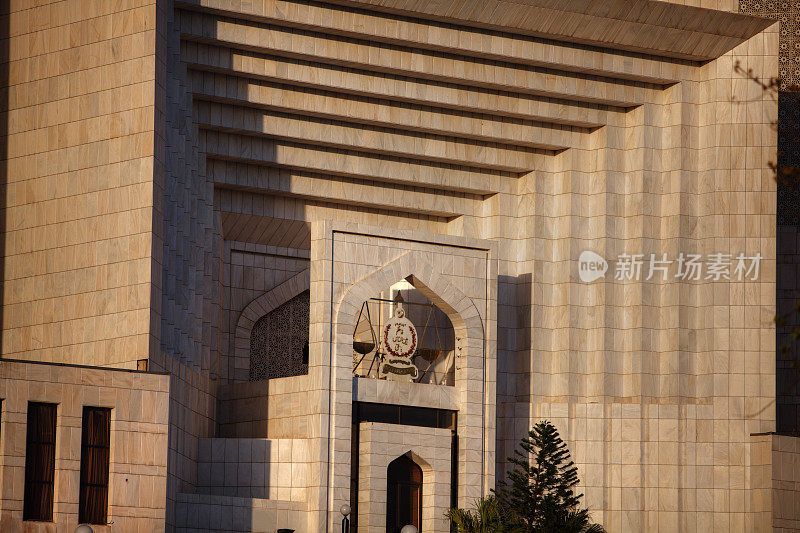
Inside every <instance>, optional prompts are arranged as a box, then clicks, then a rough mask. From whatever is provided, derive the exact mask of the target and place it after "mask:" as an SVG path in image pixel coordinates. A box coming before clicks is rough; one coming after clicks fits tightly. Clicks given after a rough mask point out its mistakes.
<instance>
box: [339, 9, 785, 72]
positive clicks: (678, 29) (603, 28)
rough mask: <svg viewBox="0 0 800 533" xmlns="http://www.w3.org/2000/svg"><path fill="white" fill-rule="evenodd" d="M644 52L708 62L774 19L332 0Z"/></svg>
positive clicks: (697, 11)
mask: <svg viewBox="0 0 800 533" xmlns="http://www.w3.org/2000/svg"><path fill="white" fill-rule="evenodd" d="M328 1H329V2H330V3H334V4H339V5H347V6H354V7H363V8H369V9H372V10H378V11H383V12H387V13H395V14H402V15H406V16H412V17H413V16H417V17H423V18H426V19H434V20H439V21H442V22H450V23H455V24H464V25H468V26H477V27H482V28H487V29H492V30H497V31H507V32H511V33H519V34H524V35H531V36H535V37H542V38H548V39H556V40H559V41H567V42H573V43H581V44H587V45H592V46H601V47H606V48H615V49H620V50H629V51H633V52H641V53H646V54H654V55H659V56H666V57H673V58H679V59H688V60H692V61H708V60H711V59H716V58H717V57H719V56H721V55H723V54H725V53H726V52H728V51H729V50H731V49H732V48H734V47H735V46H737V45H739V44H741V43H742V42H744V41H746V40H747V39H749V38H750V37H752V36H754V35H756V34H758V33H759V32H761V31H763V30H764V29H765V28H767V27H769V26H770V25H772V24H774V21H772V20H768V19H764V18H760V17H754V16H750V15H742V14H739V13H730V12H727V11H716V10H712V9H704V8H699V7H690V6H683V5H678V4H672V3H668V2H658V1H655V0H328Z"/></svg>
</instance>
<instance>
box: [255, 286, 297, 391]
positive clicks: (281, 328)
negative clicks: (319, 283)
mask: <svg viewBox="0 0 800 533" xmlns="http://www.w3.org/2000/svg"><path fill="white" fill-rule="evenodd" d="M308 311H309V292H308V291H305V292H303V293H301V294H298V295H297V296H295V297H294V298H292V299H291V300H289V301H288V302H286V303H285V304H283V305H281V306H280V307H278V308H277V309H274V310H272V311H270V312H269V313H267V314H266V315H264V316H263V317H261V318H260V319H259V320H258V322H256V324H255V326H253V333H252V336H251V337H250V380H251V381H255V380H259V379H267V378H282V377H288V376H298V375H302V374H307V373H308V362H307V361H306V362H305V363H304V362H303V351H304V350H305V349H306V346H307V345H308Z"/></svg>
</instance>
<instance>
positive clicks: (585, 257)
mask: <svg viewBox="0 0 800 533" xmlns="http://www.w3.org/2000/svg"><path fill="white" fill-rule="evenodd" d="M606 271H608V263H607V262H606V260H605V259H603V258H602V257H601V256H599V255H598V254H596V253H594V252H592V251H591V250H584V251H583V252H581V255H580V257H578V276H579V277H580V278H581V281H582V282H584V283H591V282H592V281H594V280H596V279H599V278H602V277H603V276H605V275H606Z"/></svg>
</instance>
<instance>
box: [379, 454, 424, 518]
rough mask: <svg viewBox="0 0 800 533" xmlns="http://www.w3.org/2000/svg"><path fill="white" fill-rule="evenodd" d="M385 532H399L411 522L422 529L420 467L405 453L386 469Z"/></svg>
mask: <svg viewBox="0 0 800 533" xmlns="http://www.w3.org/2000/svg"><path fill="white" fill-rule="evenodd" d="M387 470H388V471H387V476H386V477H387V480H386V481H387V483H386V532H387V533H399V532H400V528H402V527H403V526H405V525H407V524H413V525H414V526H416V528H417V530H419V531H420V532H421V531H422V469H421V468H420V467H419V465H417V464H416V463H415V462H414V461H412V460H411V459H410V458H409V457H408V456H407V455H401V456H400V457H398V458H397V459H395V460H394V461H392V462H391V463H389V467H388V469H387Z"/></svg>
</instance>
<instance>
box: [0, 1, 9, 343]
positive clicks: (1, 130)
mask: <svg viewBox="0 0 800 533" xmlns="http://www.w3.org/2000/svg"><path fill="white" fill-rule="evenodd" d="M9 11H10V2H2V3H0V236H1V237H0V257H2V260H0V325H1V324H3V309H4V307H5V306H4V305H3V303H4V302H3V288H4V287H5V279H6V277H5V265H6V201H7V190H8V102H9V100H8V98H9V96H8V95H9V88H8V85H9V77H8V76H9V74H8V66H9V63H8V62H9V47H10V42H9V38H10V24H11V17H10V16H9ZM3 347H4V343H3V329H2V327H0V355H1V354H2V353H3V351H2V349H3Z"/></svg>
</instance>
